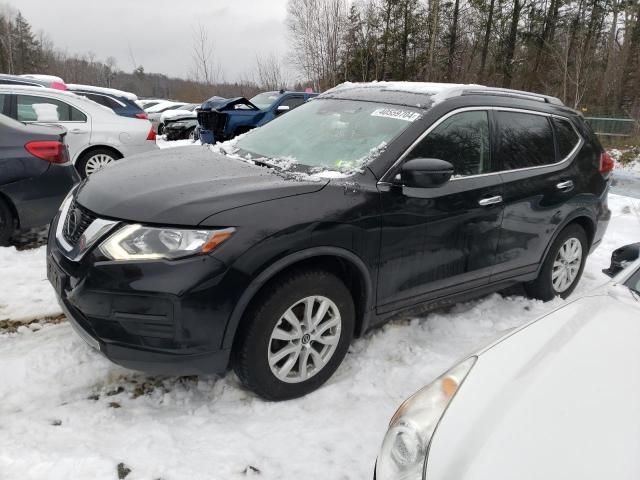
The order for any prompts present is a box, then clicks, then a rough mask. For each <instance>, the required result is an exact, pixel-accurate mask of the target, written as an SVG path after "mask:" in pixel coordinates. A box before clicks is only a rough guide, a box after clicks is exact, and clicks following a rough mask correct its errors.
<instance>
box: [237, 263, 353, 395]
mask: <svg viewBox="0 0 640 480" xmlns="http://www.w3.org/2000/svg"><path fill="white" fill-rule="evenodd" d="M327 300H328V302H327ZM307 302H308V303H307ZM323 302H324V305H325V306H326V307H327V309H326V310H325V311H326V313H325V314H324V315H323V316H322V318H318V319H316V320H317V321H319V323H317V324H316V326H318V327H319V328H317V329H315V330H314V329H311V334H309V333H307V332H308V331H309V330H308V327H307V325H305V324H304V321H301V322H299V328H296V327H295V325H294V323H295V322H294V323H291V320H292V317H291V314H293V320H297V319H298V318H300V319H303V318H304V314H303V312H304V311H305V308H307V305H312V307H311V310H310V311H311V312H312V313H313V315H318V311H319V309H320V308H321V304H322V303H323ZM285 314H286V315H287V318H289V320H286V319H285V318H284V315H285ZM313 315H312V317H313ZM336 319H338V320H337V321H336ZM354 326H355V308H354V304H353V298H352V297H351V294H350V292H349V290H348V289H347V287H346V286H345V285H344V283H343V282H342V280H340V279H339V278H338V277H336V276H335V275H333V274H331V273H328V272H325V271H323V270H301V271H297V272H293V273H291V274H289V275H286V276H284V277H276V279H275V280H273V281H272V282H271V284H268V285H267V288H265V289H264V290H263V293H262V294H259V296H258V297H257V298H256V301H254V302H253V303H252V306H251V307H250V308H249V309H248V311H247V312H246V314H245V316H244V318H243V321H242V324H241V326H240V329H239V331H238V332H237V335H236V342H235V344H234V348H233V352H232V366H233V369H234V371H235V372H236V374H237V375H238V377H239V378H240V380H241V381H242V383H243V384H244V385H245V386H246V387H247V388H249V389H250V390H252V391H254V392H255V393H256V394H258V395H260V396H261V397H263V398H265V399H267V400H288V399H292V398H297V397H301V396H303V395H306V394H308V393H310V392H312V391H314V390H316V389H317V388H318V387H320V386H321V385H322V384H323V383H324V382H326V381H327V380H328V379H329V378H330V377H331V375H333V373H334V372H335V371H336V370H337V368H338V367H339V366H340V363H342V360H343V359H344V357H345V355H346V354H347V350H348V349H349V345H350V344H351V339H352V338H353V332H354ZM323 329H324V331H323ZM274 336H276V337H288V338H286V339H284V338H274ZM336 337H337V338H336ZM318 338H320V339H323V340H328V342H327V343H325V342H323V341H318V340H317V339H318ZM332 340H333V341H332ZM311 350H314V351H315V353H314V352H311ZM286 352H289V353H286ZM283 353H286V354H284V355H283ZM278 354H280V355H282V356H281V358H280V355H278ZM316 360H317V361H318V364H316ZM303 363H304V364H305V365H306V368H303V367H302V365H303ZM272 364H273V365H274V366H273V367H272V366H271V365H272ZM318 367H320V368H318ZM276 372H278V373H276ZM304 372H306V375H305V374H304ZM278 375H279V376H278ZM285 378H286V379H285Z"/></svg>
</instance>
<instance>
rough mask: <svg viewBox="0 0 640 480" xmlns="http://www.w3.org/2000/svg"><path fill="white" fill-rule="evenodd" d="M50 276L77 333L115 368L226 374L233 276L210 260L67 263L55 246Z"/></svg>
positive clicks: (93, 258) (95, 256) (89, 258)
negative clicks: (227, 284)
mask: <svg viewBox="0 0 640 480" xmlns="http://www.w3.org/2000/svg"><path fill="white" fill-rule="evenodd" d="M56 223H57V219H56V220H54V222H53V224H52V228H51V233H50V237H49V243H48V247H47V250H48V252H47V276H48V278H49V281H50V282H51V284H52V285H53V287H54V289H55V290H56V294H57V297H58V302H59V303H60V305H61V307H62V309H63V311H64V313H65V315H66V316H67V318H68V319H69V321H70V322H71V324H72V326H73V327H74V329H75V330H76V332H78V334H79V335H80V337H82V338H83V339H84V340H85V341H86V342H87V343H88V344H89V345H91V346H92V347H93V348H95V349H96V350H99V351H100V352H101V353H102V354H103V355H105V356H106V357H107V358H109V359H110V360H111V361H113V362H114V363H117V364H119V365H122V366H124V367H126V368H131V369H135V370H141V371H144V372H147V373H153V374H167V375H197V374H213V373H222V372H224V371H225V370H226V369H227V366H228V362H229V355H230V350H228V349H222V348H221V346H222V343H223V338H224V333H225V330H226V328H227V321H228V318H229V317H230V314H231V311H232V308H233V303H232V298H233V295H230V294H229V292H228V291H227V289H225V288H224V287H223V286H221V285H220V283H221V281H222V278H223V277H224V275H225V273H226V271H227V268H226V266H225V265H224V264H223V263H222V262H220V261H218V260H216V259H215V258H213V257H211V256H206V257H205V256H203V257H197V258H196V257H194V258H190V259H185V260H181V261H174V262H164V261H160V262H140V263H133V262H112V261H108V260H106V259H104V258H101V257H100V255H99V253H97V252H95V251H89V252H87V254H86V255H85V256H84V257H83V258H82V259H81V260H79V261H71V260H69V259H68V258H66V257H65V256H64V255H63V253H62V250H61V249H60V247H58V244H57V240H56V238H55V233H54V232H55V231H56V228H55V227H56Z"/></svg>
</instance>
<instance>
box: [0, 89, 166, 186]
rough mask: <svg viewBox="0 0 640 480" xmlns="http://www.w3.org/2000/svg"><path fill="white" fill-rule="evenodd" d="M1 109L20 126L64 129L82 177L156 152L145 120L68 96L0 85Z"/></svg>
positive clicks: (151, 132) (153, 140)
mask: <svg viewBox="0 0 640 480" xmlns="http://www.w3.org/2000/svg"><path fill="white" fill-rule="evenodd" d="M0 105H5V109H4V113H5V115H7V116H10V117H12V118H14V119H16V120H18V121H20V122H23V123H54V124H58V125H62V126H64V127H65V128H66V129H67V132H68V134H67V136H66V137H65V141H66V143H67V145H68V147H69V157H70V158H71V160H72V161H73V163H74V164H75V165H76V168H77V169H78V172H80V175H82V176H83V177H86V176H87V175H91V174H92V173H94V172H96V171H97V170H99V169H101V168H103V167H104V166H106V165H108V164H109V163H112V162H114V161H116V160H118V159H120V158H123V157H128V156H131V155H134V154H136V153H142V152H146V151H149V150H154V149H157V148H158V146H157V145H156V142H155V133H154V131H153V129H152V127H151V123H150V122H149V121H148V120H146V119H139V118H128V117H122V116H120V115H116V114H115V113H114V112H113V110H111V109H109V108H106V107H103V106H102V105H99V104H97V103H95V102H93V101H91V100H89V99H87V98H86V97H84V96H80V95H75V94H73V93H70V92H64V91H61V90H53V89H49V88H39V87H24V86H11V85H0ZM7 107H8V108H7Z"/></svg>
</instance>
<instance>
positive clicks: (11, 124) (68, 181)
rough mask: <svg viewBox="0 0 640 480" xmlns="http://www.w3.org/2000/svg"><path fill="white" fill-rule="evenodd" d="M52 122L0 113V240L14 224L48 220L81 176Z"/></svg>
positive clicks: (21, 225)
mask: <svg viewBox="0 0 640 480" xmlns="http://www.w3.org/2000/svg"><path fill="white" fill-rule="evenodd" d="M66 134H67V132H66V130H65V129H64V128H62V127H59V126H56V125H35V124H31V125H25V124H24V123H21V122H18V121H16V120H13V119H11V118H9V117H6V116H4V115H0V245H6V244H7V243H8V242H9V239H10V238H11V236H12V235H13V232H14V231H15V229H16V228H22V229H24V228H32V227H38V226H42V225H46V224H47V223H49V222H50V221H51V219H52V218H53V216H54V215H55V213H56V212H57V211H58V207H59V206H60V204H61V203H62V200H63V199H64V197H65V195H67V193H68V192H69V190H70V189H71V187H73V185H74V184H75V183H76V182H78V180H79V179H80V178H79V177H78V173H77V172H76V169H75V168H74V166H73V164H72V163H71V162H70V161H69V154H68V152H67V147H66V145H65V143H64V139H65V136H66Z"/></svg>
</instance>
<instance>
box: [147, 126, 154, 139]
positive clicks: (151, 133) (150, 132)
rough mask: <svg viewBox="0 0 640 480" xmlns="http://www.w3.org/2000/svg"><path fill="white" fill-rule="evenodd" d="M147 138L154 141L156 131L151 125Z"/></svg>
mask: <svg viewBox="0 0 640 480" xmlns="http://www.w3.org/2000/svg"><path fill="white" fill-rule="evenodd" d="M147 140H153V141H154V142H155V140H156V132H154V131H153V127H151V130H150V131H149V135H147Z"/></svg>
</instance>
